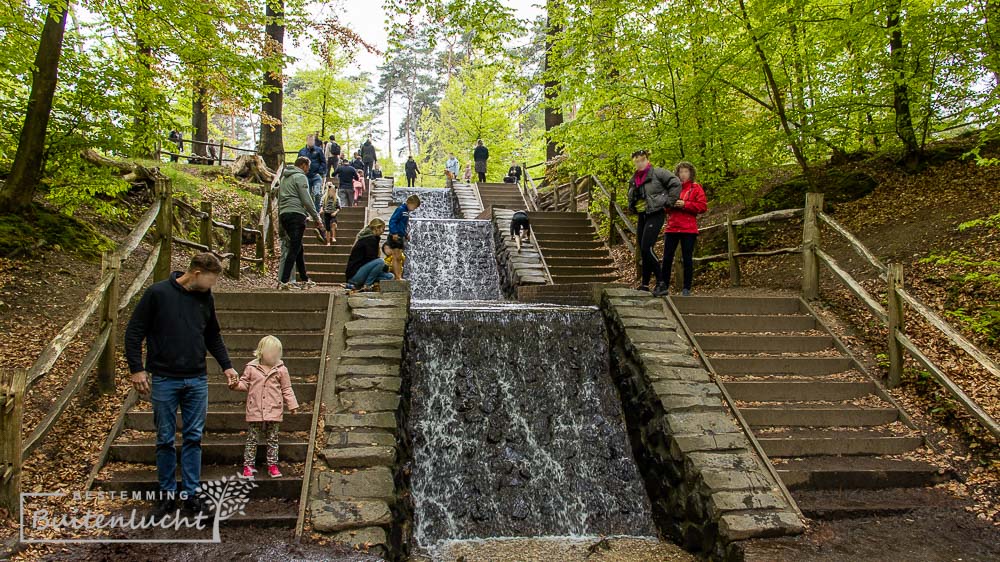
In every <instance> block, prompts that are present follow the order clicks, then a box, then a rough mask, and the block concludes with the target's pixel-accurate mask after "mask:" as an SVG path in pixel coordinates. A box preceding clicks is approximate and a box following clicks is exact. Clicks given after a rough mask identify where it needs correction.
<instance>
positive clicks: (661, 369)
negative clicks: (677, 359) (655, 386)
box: [645, 363, 712, 383]
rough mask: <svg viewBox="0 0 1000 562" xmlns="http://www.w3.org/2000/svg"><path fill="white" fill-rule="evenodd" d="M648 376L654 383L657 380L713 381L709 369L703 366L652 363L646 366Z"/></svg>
mask: <svg viewBox="0 0 1000 562" xmlns="http://www.w3.org/2000/svg"><path fill="white" fill-rule="evenodd" d="M645 371H646V376H647V377H649V380H650V381H653V382H654V383H655V382H657V381H665V380H670V381H684V382H711V380H712V379H711V378H709V376H708V371H706V370H705V369H702V368H693V367H675V366H673V365H663V364H659V363H652V364H649V365H647V366H646V369H645Z"/></svg>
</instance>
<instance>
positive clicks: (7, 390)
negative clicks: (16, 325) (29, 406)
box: [0, 369, 28, 519]
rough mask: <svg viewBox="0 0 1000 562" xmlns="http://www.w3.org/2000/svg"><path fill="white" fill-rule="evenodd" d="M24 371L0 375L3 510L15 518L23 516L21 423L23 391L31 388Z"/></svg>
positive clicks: (0, 501) (0, 491) (0, 495)
mask: <svg viewBox="0 0 1000 562" xmlns="http://www.w3.org/2000/svg"><path fill="white" fill-rule="evenodd" d="M27 381H28V374H27V372H26V371H25V370H24V369H4V370H2V371H0V507H2V508H4V509H6V510H7V513H10V514H12V515H13V517H14V518H18V519H19V518H20V514H21V465H22V462H21V461H22V458H23V456H22V448H21V421H22V419H23V417H24V391H25V389H26V388H27V384H28V382H27Z"/></svg>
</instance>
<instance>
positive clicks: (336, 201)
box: [320, 182, 340, 246]
mask: <svg viewBox="0 0 1000 562" xmlns="http://www.w3.org/2000/svg"><path fill="white" fill-rule="evenodd" d="M326 185H327V188H326V193H325V194H324V195H323V200H322V201H321V202H320V203H321V205H322V207H321V208H322V209H323V228H325V229H326V245H327V246H332V245H333V244H334V243H335V242H336V241H337V214H338V213H340V197H338V196H337V186H336V185H334V184H333V182H330V183H328V184H326Z"/></svg>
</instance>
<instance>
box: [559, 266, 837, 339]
mask: <svg viewBox="0 0 1000 562" xmlns="http://www.w3.org/2000/svg"><path fill="white" fill-rule="evenodd" d="M548 263H550V264H551V263H552V260H551V259H549V260H548ZM698 343H699V345H701V349H702V350H703V351H705V352H706V353H752V352H760V353H767V352H784V353H798V352H801V353H808V352H815V351H824V350H830V349H834V345H833V338H832V337H830V336H822V335H816V336H800V335H777V336H768V335H755V336H752V335H732V336H723V335H710V334H704V335H700V336H698Z"/></svg>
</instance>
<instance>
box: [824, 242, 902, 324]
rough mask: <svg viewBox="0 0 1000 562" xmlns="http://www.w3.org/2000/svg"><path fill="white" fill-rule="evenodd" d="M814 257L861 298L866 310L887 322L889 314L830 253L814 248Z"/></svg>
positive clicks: (884, 322)
mask: <svg viewBox="0 0 1000 562" xmlns="http://www.w3.org/2000/svg"><path fill="white" fill-rule="evenodd" d="M816 257H817V258H818V259H819V261H822V262H823V264H825V265H826V266H827V267H828V268H829V269H830V271H831V272H833V274H834V275H836V276H837V277H838V278H839V279H840V281H841V282H842V283H844V285H845V286H847V288H848V289H849V290H850V291H851V292H852V293H854V296H856V297H858V298H859V299H861V302H863V303H864V304H865V306H867V307H868V310H870V311H871V312H872V314H874V315H875V317H876V318H878V319H879V320H880V321H881V322H882V323H883V324H887V323H888V322H889V315H888V313H886V311H885V309H884V308H882V305H881V304H879V302H878V301H877V300H875V298H874V297H872V296H871V294H869V293H868V291H866V290H865V288H864V287H862V286H861V284H860V283H858V282H857V281H856V280H855V279H854V278H853V277H851V274H850V273H847V272H846V271H844V270H843V269H842V268H841V267H840V265H838V264H837V261H836V260H834V259H833V258H832V257H830V255H829V254H827V253H826V252H824V251H823V250H816Z"/></svg>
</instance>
